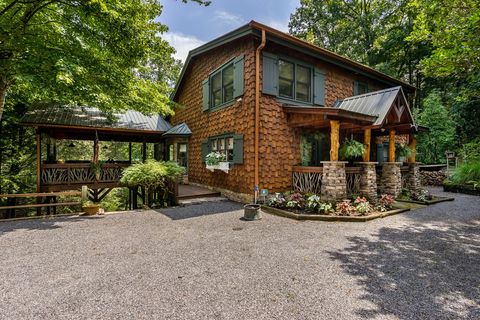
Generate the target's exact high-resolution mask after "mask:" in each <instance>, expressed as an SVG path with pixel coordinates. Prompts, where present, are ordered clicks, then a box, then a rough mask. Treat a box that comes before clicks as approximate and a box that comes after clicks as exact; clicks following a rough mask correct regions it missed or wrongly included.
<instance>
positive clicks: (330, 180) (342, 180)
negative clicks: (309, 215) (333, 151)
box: [321, 161, 348, 201]
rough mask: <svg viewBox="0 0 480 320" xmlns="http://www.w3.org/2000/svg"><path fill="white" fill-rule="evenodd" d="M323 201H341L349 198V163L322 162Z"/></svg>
mask: <svg viewBox="0 0 480 320" xmlns="http://www.w3.org/2000/svg"><path fill="white" fill-rule="evenodd" d="M321 163H322V165H323V174H322V189H321V197H322V200H330V201H334V200H340V199H343V198H345V197H346V196H347V177H346V174H345V164H346V163H348V162H347V161H322V162H321Z"/></svg>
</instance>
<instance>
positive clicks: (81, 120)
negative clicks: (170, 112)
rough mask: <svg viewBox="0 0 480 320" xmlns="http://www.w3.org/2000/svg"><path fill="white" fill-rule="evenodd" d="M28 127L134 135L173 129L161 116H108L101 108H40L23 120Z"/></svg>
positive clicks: (129, 111) (36, 108) (46, 106)
mask: <svg viewBox="0 0 480 320" xmlns="http://www.w3.org/2000/svg"><path fill="white" fill-rule="evenodd" d="M20 123H22V124H25V125H38V126H42V125H46V126H71V127H85V128H110V129H122V130H132V131H157V132H159V133H163V132H166V131H168V130H170V129H171V128H172V125H171V124H170V123H168V122H167V121H166V120H165V119H163V117H161V116H160V115H152V116H147V115H144V114H142V113H140V112H138V111H133V110H128V111H126V112H124V113H112V114H109V113H106V112H103V111H101V110H99V109H97V108H93V107H84V106H62V105H52V104H46V103H42V104H36V105H34V106H33V107H32V108H31V109H30V110H29V111H28V112H27V113H26V114H25V116H24V117H23V118H22V119H21V121H20Z"/></svg>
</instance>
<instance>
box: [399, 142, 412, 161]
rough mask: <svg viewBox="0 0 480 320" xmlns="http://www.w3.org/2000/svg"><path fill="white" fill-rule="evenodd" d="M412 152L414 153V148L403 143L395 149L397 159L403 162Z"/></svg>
mask: <svg viewBox="0 0 480 320" xmlns="http://www.w3.org/2000/svg"><path fill="white" fill-rule="evenodd" d="M412 153H413V151H412V149H410V148H409V147H408V146H406V145H403V144H400V145H399V146H398V147H397V148H396V150H395V154H396V156H397V159H398V160H400V161H402V162H403V161H405V159H406V158H408V157H410V156H411V155H412Z"/></svg>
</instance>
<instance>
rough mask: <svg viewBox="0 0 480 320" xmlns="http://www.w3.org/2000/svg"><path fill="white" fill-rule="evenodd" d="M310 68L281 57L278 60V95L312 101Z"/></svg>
mask: <svg viewBox="0 0 480 320" xmlns="http://www.w3.org/2000/svg"><path fill="white" fill-rule="evenodd" d="M311 83H312V72H311V69H310V68H308V67H305V66H302V65H299V64H295V63H293V62H288V61H285V60H283V59H280V60H278V95H279V96H280V97H283V98H288V99H293V100H298V101H302V102H308V103H310V102H312V98H311V90H312V87H311Z"/></svg>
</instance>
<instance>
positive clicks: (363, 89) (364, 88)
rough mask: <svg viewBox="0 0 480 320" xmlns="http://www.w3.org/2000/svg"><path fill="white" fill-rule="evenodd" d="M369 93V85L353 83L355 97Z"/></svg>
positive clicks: (358, 82)
mask: <svg viewBox="0 0 480 320" xmlns="http://www.w3.org/2000/svg"><path fill="white" fill-rule="evenodd" d="M364 93H368V84H366V83H365V82H360V81H355V82H354V83H353V95H354V96H357V95H359V94H364Z"/></svg>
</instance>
